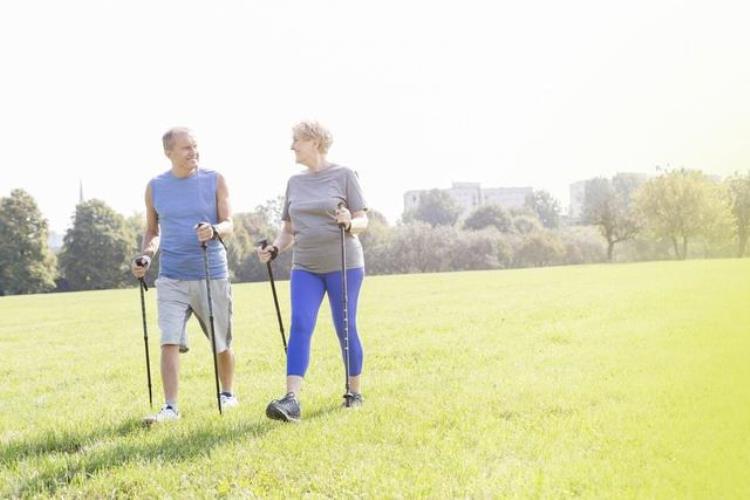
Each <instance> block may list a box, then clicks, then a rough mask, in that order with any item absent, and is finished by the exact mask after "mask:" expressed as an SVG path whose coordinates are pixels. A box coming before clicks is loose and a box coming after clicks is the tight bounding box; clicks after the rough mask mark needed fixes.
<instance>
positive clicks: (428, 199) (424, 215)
mask: <svg viewBox="0 0 750 500" xmlns="http://www.w3.org/2000/svg"><path fill="white" fill-rule="evenodd" d="M460 215H461V207H460V206H459V205H458V203H456V201H455V200H454V199H453V198H451V196H450V195H449V194H448V193H446V192H445V191H441V190H440V189H432V190H430V191H427V192H426V193H422V194H420V196H419V203H418V204H417V208H416V209H414V210H413V211H412V212H406V213H404V216H403V219H404V222H412V221H422V222H426V223H427V224H429V225H431V226H432V227H435V226H452V225H454V224H455V223H456V221H457V220H458V217H459V216H460Z"/></svg>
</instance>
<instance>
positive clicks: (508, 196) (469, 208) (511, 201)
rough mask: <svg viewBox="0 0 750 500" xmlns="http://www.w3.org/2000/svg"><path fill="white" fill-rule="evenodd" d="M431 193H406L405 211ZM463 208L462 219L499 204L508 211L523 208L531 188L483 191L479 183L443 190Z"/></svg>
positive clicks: (455, 185) (419, 191) (424, 190)
mask: <svg viewBox="0 0 750 500" xmlns="http://www.w3.org/2000/svg"><path fill="white" fill-rule="evenodd" d="M427 191H430V190H428V189H420V190H414V191H407V192H406V193H404V210H413V209H415V208H417V206H418V205H419V197H420V195H421V194H422V193H426V192H427ZM440 191H443V192H445V193H448V194H449V195H450V197H451V198H453V200H454V201H455V202H456V203H457V204H458V205H459V206H460V207H461V208H462V213H461V218H463V217H466V216H467V215H468V214H470V213H471V212H473V211H474V210H476V209H477V208H478V207H480V206H481V205H488V204H491V203H494V204H498V205H500V206H502V207H503V208H506V209H512V208H522V207H523V205H524V202H525V201H526V196H527V195H529V194H531V193H532V191H533V190H532V188H530V187H497V188H486V189H482V187H481V184H480V183H478V182H454V183H453V185H452V186H451V187H450V188H448V189H441V190H440Z"/></svg>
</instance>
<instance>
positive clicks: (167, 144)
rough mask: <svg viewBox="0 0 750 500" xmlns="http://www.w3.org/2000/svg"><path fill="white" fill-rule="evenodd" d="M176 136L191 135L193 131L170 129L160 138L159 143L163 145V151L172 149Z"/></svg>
mask: <svg viewBox="0 0 750 500" xmlns="http://www.w3.org/2000/svg"><path fill="white" fill-rule="evenodd" d="M178 135H193V131H192V130H190V129H189V128H187V127H172V128H170V129H169V130H167V131H166V132H164V135H163V136H161V143H162V144H163V145H164V151H169V150H171V149H172V145H173V144H174V138H175V137H177V136H178Z"/></svg>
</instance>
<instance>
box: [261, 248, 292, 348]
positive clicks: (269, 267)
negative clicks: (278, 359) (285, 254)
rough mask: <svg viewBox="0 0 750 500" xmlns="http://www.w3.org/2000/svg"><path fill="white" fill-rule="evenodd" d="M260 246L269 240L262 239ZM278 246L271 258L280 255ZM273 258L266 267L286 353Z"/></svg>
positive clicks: (273, 250)
mask: <svg viewBox="0 0 750 500" xmlns="http://www.w3.org/2000/svg"><path fill="white" fill-rule="evenodd" d="M257 244H258V245H260V248H266V247H267V246H268V240H260V241H259V242H258V243H257ZM278 252H279V251H278V250H277V249H276V248H273V249H272V252H271V260H273V259H275V258H276V256H277V255H278ZM271 260H269V261H268V262H266V268H268V281H270V282H271V292H273V305H274V306H276V319H278V320H279V331H280V332H281V342H282V344H284V354H286V336H285V335H284V323H283V322H282V321H281V309H279V298H278V296H277V295H276V285H275V284H274V281H273V270H272V269H271Z"/></svg>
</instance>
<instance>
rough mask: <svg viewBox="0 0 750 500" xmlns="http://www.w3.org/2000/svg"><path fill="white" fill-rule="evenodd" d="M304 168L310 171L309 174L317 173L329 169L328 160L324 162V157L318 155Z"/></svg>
mask: <svg viewBox="0 0 750 500" xmlns="http://www.w3.org/2000/svg"><path fill="white" fill-rule="evenodd" d="M305 166H306V167H307V168H308V169H310V172H313V173H318V172H321V171H323V170H325V169H327V168H328V167H330V166H331V164H330V163H329V162H328V160H326V157H325V156H323V155H319V156H317V157H315V158H314V159H313V160H311V161H310V162H309V163H307V164H306V165H305Z"/></svg>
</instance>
